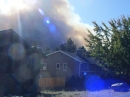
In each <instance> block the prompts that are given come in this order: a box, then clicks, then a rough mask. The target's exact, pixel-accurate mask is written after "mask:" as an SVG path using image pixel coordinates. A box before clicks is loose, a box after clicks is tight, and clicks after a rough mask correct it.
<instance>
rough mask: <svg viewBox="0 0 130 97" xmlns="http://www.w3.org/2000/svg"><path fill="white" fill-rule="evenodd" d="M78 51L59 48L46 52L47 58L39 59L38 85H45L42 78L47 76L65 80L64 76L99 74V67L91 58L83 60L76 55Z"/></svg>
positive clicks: (100, 71) (100, 70)
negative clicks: (72, 51) (66, 50)
mask: <svg viewBox="0 0 130 97" xmlns="http://www.w3.org/2000/svg"><path fill="white" fill-rule="evenodd" d="M78 53H79V52H78V50H77V52H76V53H69V52H65V51H61V50H59V51H55V52H53V53H50V54H48V55H47V59H43V60H41V70H40V77H41V79H40V85H39V86H40V87H45V86H44V85H45V84H46V83H45V82H44V80H45V79H47V78H48V79H51V78H64V80H65V78H70V77H71V76H75V77H82V76H84V75H86V76H87V75H88V76H89V75H92V74H94V75H100V74H101V73H102V69H101V67H99V66H97V65H96V64H95V63H94V61H93V60H92V59H91V58H88V60H83V59H82V58H80V57H79V56H78V55H77V54H78ZM48 81H49V80H48ZM48 81H47V82H48ZM62 81H63V80H62ZM64 82H65V81H64ZM42 83H44V84H42ZM53 83H54V82H53ZM55 83H56V82H55ZM53 86H54V85H53ZM62 86H63V85H62ZM46 87H47V86H46Z"/></svg>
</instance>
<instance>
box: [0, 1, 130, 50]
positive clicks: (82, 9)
mask: <svg viewBox="0 0 130 97" xmlns="http://www.w3.org/2000/svg"><path fill="white" fill-rule="evenodd" d="M129 4H130V0H127V1H123V0H0V30H4V29H10V28H12V29H14V30H15V31H16V32H17V33H18V34H19V35H20V36H22V37H23V38H24V39H25V40H26V41H27V42H29V43H30V44H31V43H32V42H33V41H38V43H39V45H41V46H42V47H43V48H44V47H51V48H55V47H57V46H59V45H60V44H62V43H65V42H66V41H67V39H68V38H72V40H73V41H74V42H75V44H76V45H77V47H79V46H84V45H85V44H86V42H85V41H84V37H85V38H88V37H87V36H88V31H87V29H88V30H90V31H91V32H92V31H93V24H92V21H96V22H97V23H98V24H101V23H102V22H105V23H106V24H107V23H108V21H109V20H110V19H113V18H115V19H116V18H120V16H121V15H125V16H127V15H129V13H130V12H129Z"/></svg>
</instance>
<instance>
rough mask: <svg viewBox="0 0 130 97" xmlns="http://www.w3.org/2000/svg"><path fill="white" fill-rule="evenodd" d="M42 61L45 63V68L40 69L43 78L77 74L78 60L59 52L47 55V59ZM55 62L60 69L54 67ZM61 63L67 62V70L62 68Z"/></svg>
mask: <svg viewBox="0 0 130 97" xmlns="http://www.w3.org/2000/svg"><path fill="white" fill-rule="evenodd" d="M42 61H43V63H47V70H42V69H41V70H40V75H42V77H43V78H49V77H71V76H72V75H74V76H79V64H80V62H79V61H77V60H75V59H73V58H71V57H69V56H67V55H65V54H63V53H61V52H57V53H55V54H52V55H49V56H48V58H47V59H43V60H42ZM56 63H60V69H56ZM63 63H67V71H64V70H63Z"/></svg>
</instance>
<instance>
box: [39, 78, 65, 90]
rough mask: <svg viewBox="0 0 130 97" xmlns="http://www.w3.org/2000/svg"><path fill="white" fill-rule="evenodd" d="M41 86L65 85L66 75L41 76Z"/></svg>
mask: <svg viewBox="0 0 130 97" xmlns="http://www.w3.org/2000/svg"><path fill="white" fill-rule="evenodd" d="M39 87H40V88H54V87H65V77H54V78H40V79H39Z"/></svg>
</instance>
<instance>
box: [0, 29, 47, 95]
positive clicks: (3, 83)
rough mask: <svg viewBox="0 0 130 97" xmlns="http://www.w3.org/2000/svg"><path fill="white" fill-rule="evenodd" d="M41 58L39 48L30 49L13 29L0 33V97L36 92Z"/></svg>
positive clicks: (41, 54) (42, 55)
mask: <svg viewBox="0 0 130 97" xmlns="http://www.w3.org/2000/svg"><path fill="white" fill-rule="evenodd" d="M43 57H44V58H45V55H44V54H43V53H42V51H41V49H40V48H39V47H37V46H35V45H34V47H31V45H30V44H28V43H27V42H26V41H25V40H24V39H23V38H22V37H20V36H19V35H18V34H17V33H16V32H15V31H14V30H13V29H8V30H3V31H0V97H3V95H4V94H21V93H32V92H36V91H37V90H36V88H35V90H33V87H37V85H38V78H39V76H38V75H39V70H40V67H41V65H40V59H41V58H42V59H43Z"/></svg>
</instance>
